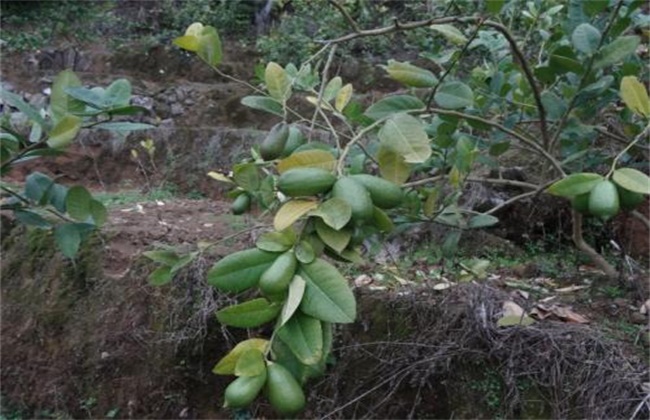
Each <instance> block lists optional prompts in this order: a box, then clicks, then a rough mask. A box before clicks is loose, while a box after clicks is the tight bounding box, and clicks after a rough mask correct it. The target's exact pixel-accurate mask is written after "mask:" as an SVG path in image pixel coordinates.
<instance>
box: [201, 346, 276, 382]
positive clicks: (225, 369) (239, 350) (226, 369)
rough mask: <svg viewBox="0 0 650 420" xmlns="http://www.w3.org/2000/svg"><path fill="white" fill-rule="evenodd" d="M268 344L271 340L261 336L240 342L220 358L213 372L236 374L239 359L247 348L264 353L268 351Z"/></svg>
mask: <svg viewBox="0 0 650 420" xmlns="http://www.w3.org/2000/svg"><path fill="white" fill-rule="evenodd" d="M268 345H269V340H264V339H261V338H250V339H248V340H244V341H242V342H241V343H238V344H237V345H236V346H235V347H234V348H233V349H232V350H230V353H228V354H227V355H226V356H224V357H223V358H222V359H221V360H219V362H218V363H217V364H216V365H215V366H214V368H212V373H214V374H217V375H234V374H235V368H236V366H237V361H238V360H239V358H240V357H241V355H242V354H243V353H244V352H245V351H246V350H249V349H256V350H259V351H260V352H262V353H264V352H266V348H267V346H268Z"/></svg>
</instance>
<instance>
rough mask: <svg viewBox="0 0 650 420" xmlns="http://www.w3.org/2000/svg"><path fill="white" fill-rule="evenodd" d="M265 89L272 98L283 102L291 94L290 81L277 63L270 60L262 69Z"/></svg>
mask: <svg viewBox="0 0 650 420" xmlns="http://www.w3.org/2000/svg"><path fill="white" fill-rule="evenodd" d="M264 82H265V83H266V89H267V90H268V91H269V94H270V95H271V97H273V98H274V99H276V100H278V101H280V102H282V103H284V102H285V101H286V100H287V99H289V97H290V96H291V82H290V81H289V77H288V76H287V73H286V72H285V71H284V69H283V68H282V66H280V65H279V64H278V63H274V62H270V63H269V64H268V65H267V66H266V70H265V71H264Z"/></svg>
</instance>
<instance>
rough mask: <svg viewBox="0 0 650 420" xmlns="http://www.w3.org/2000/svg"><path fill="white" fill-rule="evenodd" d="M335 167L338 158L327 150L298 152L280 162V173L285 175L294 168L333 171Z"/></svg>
mask: <svg viewBox="0 0 650 420" xmlns="http://www.w3.org/2000/svg"><path fill="white" fill-rule="evenodd" d="M335 167H336V158H335V157H334V155H333V154H331V153H330V152H327V151H325V150H305V151H302V152H296V153H293V154H292V155H291V156H289V157H287V158H285V159H282V160H281V161H279V162H278V172H279V173H284V172H286V171H288V170H289V169H293V168H322V169H326V170H328V171H333V170H334V168H335Z"/></svg>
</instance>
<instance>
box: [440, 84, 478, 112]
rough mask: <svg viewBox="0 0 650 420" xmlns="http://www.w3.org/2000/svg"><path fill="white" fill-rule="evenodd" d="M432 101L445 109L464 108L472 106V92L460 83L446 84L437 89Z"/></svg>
mask: <svg viewBox="0 0 650 420" xmlns="http://www.w3.org/2000/svg"><path fill="white" fill-rule="evenodd" d="M434 99H435V101H436V103H437V104H438V105H439V106H440V107H442V108H445V109H459V108H465V107H468V106H472V105H473V104H474V92H472V89H470V87H469V86H467V85H466V84H464V83H462V82H447V83H444V84H443V85H441V86H440V87H439V88H438V90H437V91H436V94H435V96H434Z"/></svg>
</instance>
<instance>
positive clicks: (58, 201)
mask: <svg viewBox="0 0 650 420" xmlns="http://www.w3.org/2000/svg"><path fill="white" fill-rule="evenodd" d="M48 195H49V197H50V198H49V200H50V204H51V205H52V206H54V208H55V209H57V211H60V212H61V213H65V211H66V210H65V199H66V197H67V195H68V187H66V186H64V185H61V184H53V185H52V187H51V188H50V192H49V194H48Z"/></svg>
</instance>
